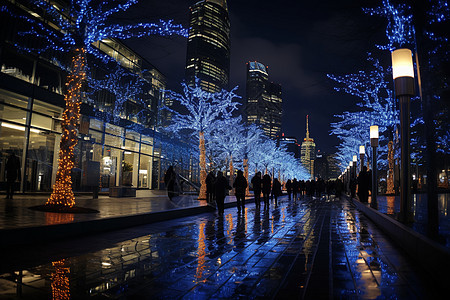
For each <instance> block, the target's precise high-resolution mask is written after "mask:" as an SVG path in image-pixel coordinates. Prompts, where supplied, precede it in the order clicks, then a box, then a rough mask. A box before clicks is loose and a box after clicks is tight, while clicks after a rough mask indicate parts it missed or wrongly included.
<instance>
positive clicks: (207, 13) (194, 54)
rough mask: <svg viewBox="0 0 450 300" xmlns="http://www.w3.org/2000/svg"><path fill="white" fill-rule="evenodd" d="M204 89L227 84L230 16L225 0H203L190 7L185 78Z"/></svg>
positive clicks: (224, 86)
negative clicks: (198, 83) (195, 82)
mask: <svg viewBox="0 0 450 300" xmlns="http://www.w3.org/2000/svg"><path fill="white" fill-rule="evenodd" d="M195 77H197V78H199V80H200V86H201V87H202V89H203V90H205V91H207V92H212V93H215V92H218V91H220V90H221V89H223V88H228V81H229V77H230V20H229V17H228V8H227V2H226V0H203V1H199V2H197V3H196V4H194V5H193V6H191V7H190V21H189V37H188V43H187V55H186V80H187V82H188V83H189V84H192V85H193V84H194V81H195Z"/></svg>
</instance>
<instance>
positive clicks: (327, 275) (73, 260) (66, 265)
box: [0, 197, 431, 299]
mask: <svg viewBox="0 0 450 300" xmlns="http://www.w3.org/2000/svg"><path fill="white" fill-rule="evenodd" d="M279 203H280V204H279V206H278V207H273V206H271V207H270V208H269V209H264V207H263V206H262V208H261V209H255V206H254V205H253V204H247V208H246V209H245V211H244V213H241V214H239V213H237V211H236V209H235V208H231V209H227V210H225V215H224V216H217V215H216V214H202V215H198V216H195V217H187V218H183V219H178V220H172V221H168V222H161V223H155V224H152V225H148V226H141V227H137V228H133V229H130V230H129V231H133V236H137V237H136V238H132V239H125V240H123V241H120V242H116V241H114V242H110V243H106V245H105V246H103V247H101V244H100V243H103V242H104V239H101V238H100V237H99V239H98V242H97V243H98V244H97V245H95V243H96V242H95V239H94V241H93V239H90V240H89V242H87V241H86V240H83V239H80V240H78V241H75V242H74V243H77V244H83V243H86V245H85V246H86V247H87V248H88V249H89V248H90V247H93V248H95V249H98V250H96V251H92V252H90V253H85V254H80V255H68V257H66V258H64V259H57V260H54V261H53V262H52V261H51V258H48V259H49V262H48V263H46V264H42V265H39V266H34V267H28V268H26V269H23V270H17V269H12V270H9V272H6V271H4V270H3V271H2V272H3V273H4V274H3V275H1V276H0V291H1V294H0V298H2V297H10V298H13V296H14V295H16V294H20V295H21V296H22V298H24V299H48V298H52V297H53V299H86V298H89V297H92V298H94V299H106V298H109V299H122V298H130V299H165V298H167V299H173V298H183V299H204V298H212V299H216V298H219V299H225V298H227V299H230V298H232V299H235V298H240V297H241V298H250V299H252V298H261V297H263V298H272V297H276V298H281V297H293V296H295V297H299V298H302V297H306V298H312V299H314V298H315V299H317V298H321V297H322V296H331V297H335V298H367V299H373V298H377V297H382V298H400V299H411V298H423V297H427V296H428V293H430V292H431V291H430V289H427V288H426V286H425V285H424V284H425V283H423V282H422V281H421V280H422V279H421V278H422V277H421V275H420V274H419V272H420V270H416V269H415V266H414V265H413V264H411V262H409V261H408V260H407V259H406V258H404V257H403V256H402V253H401V252H399V250H396V248H395V247H394V246H393V245H392V244H391V242H390V241H389V240H388V239H387V238H385V237H384V236H383V235H382V234H381V233H380V232H378V230H377V229H376V228H375V227H374V226H372V225H370V223H369V221H367V220H366V219H365V217H364V216H362V215H360V214H359V213H358V212H357V211H355V209H354V208H353V207H352V206H350V205H349V204H348V203H347V202H346V201H340V200H334V199H333V200H325V199H310V198H305V199H301V200H299V201H297V202H296V203H293V202H288V200H287V199H286V198H285V197H283V198H282V199H281V200H279ZM127 232H128V231H127V230H124V231H120V232H117V234H118V235H125V236H126V233H127ZM137 233H140V234H137ZM103 236H106V234H105V235H103ZM88 243H89V244H88ZM91 249H92V248H91ZM66 251H67V249H66ZM43 252H44V251H43ZM69 252H70V251H69ZM43 255H45V252H44V254H43ZM20 281H21V282H22V284H18V283H17V282H20Z"/></svg>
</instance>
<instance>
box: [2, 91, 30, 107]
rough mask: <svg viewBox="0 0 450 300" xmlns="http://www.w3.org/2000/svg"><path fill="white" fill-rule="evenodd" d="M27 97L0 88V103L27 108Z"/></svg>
mask: <svg viewBox="0 0 450 300" xmlns="http://www.w3.org/2000/svg"><path fill="white" fill-rule="evenodd" d="M28 100H29V99H28V98H27V97H25V96H22V95H19V94H16V93H13V92H9V91H5V90H0V104H1V103H6V104H11V105H14V106H18V107H22V108H27V107H28Z"/></svg>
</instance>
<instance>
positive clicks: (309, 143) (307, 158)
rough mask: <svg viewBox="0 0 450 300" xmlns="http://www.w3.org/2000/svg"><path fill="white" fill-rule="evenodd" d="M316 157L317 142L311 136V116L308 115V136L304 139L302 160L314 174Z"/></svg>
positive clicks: (312, 174)
mask: <svg viewBox="0 0 450 300" xmlns="http://www.w3.org/2000/svg"><path fill="white" fill-rule="evenodd" d="M315 159H316V143H314V139H313V138H310V137H309V116H306V137H305V138H304V139H303V143H302V150H301V161H302V164H303V166H304V167H305V169H306V170H307V171H308V172H309V174H311V178H313V176H314V160H315Z"/></svg>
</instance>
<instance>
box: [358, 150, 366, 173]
mask: <svg viewBox="0 0 450 300" xmlns="http://www.w3.org/2000/svg"><path fill="white" fill-rule="evenodd" d="M365 154H366V149H365V148H364V146H359V161H360V163H361V166H360V171H362V170H363V166H364V155H365Z"/></svg>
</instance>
